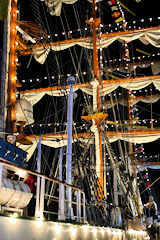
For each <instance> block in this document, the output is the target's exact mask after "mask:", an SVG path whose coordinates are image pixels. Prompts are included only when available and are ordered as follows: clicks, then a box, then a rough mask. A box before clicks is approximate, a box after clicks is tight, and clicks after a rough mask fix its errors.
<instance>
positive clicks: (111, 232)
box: [0, 216, 148, 240]
mask: <svg viewBox="0 0 160 240" xmlns="http://www.w3.org/2000/svg"><path fill="white" fill-rule="evenodd" d="M0 229H1V233H0V239H3V240H13V239H16V240H62V239H63V240H82V239H83V240H90V239H92V240H133V239H134V240H146V239H148V238H147V234H146V232H144V231H136V230H127V231H123V230H119V229H112V228H103V227H93V226H88V225H73V224H68V223H55V222H51V221H40V220H39V221H38V220H37V221H36V220H26V219H20V218H15V217H3V216H0Z"/></svg>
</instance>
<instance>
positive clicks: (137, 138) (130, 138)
mask: <svg viewBox="0 0 160 240" xmlns="http://www.w3.org/2000/svg"><path fill="white" fill-rule="evenodd" d="M62 137H63V134H62ZM159 138H160V133H156V132H155V133H153V132H152V131H151V132H150V133H149V134H145V131H144V133H141V134H139V135H136V134H135V132H134V131H133V133H130V134H128V133H123V132H122V133H120V134H119V133H118V132H113V134H111V135H110V136H108V140H109V141H110V142H111V143H112V142H116V141H117V140H123V141H126V142H131V143H137V144H141V143H149V142H153V141H155V140H157V139H159ZM88 141H90V143H93V142H94V136H92V137H91V136H90V137H89V138H87V137H86V138H82V137H78V142H82V143H88ZM75 142H77V138H76V137H74V138H73V140H72V143H75ZM32 143H33V144H32V145H22V144H19V143H17V147H19V148H21V149H22V150H24V151H26V152H28V155H27V160H29V159H30V158H31V156H32V155H33V153H34V151H35V149H36V147H37V145H38V140H36V139H33V140H32ZM41 143H42V144H43V145H45V146H48V147H53V148H60V147H63V146H67V139H66V138H61V139H59V138H58V139H57V138H56V137H54V135H53V137H52V138H51V137H50V138H44V137H43V138H42V140H41ZM102 144H103V143H102ZM104 144H105V141H104Z"/></svg>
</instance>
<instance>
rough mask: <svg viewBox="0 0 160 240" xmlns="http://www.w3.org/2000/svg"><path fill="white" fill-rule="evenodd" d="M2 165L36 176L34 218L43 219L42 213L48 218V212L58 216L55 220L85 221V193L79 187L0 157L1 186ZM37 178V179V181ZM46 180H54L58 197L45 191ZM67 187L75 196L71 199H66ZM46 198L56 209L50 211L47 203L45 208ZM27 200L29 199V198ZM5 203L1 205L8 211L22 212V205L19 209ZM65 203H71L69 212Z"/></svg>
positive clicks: (0, 177) (0, 178)
mask: <svg viewBox="0 0 160 240" xmlns="http://www.w3.org/2000/svg"><path fill="white" fill-rule="evenodd" d="M3 166H5V167H8V169H10V170H12V171H15V172H17V170H21V171H24V172H25V173H27V174H28V175H30V174H31V175H35V176H36V177H37V191H38V195H37V194H36V206H35V217H36V218H40V219H43V217H44V214H47V215H45V217H46V218H48V214H50V216H52V215H53V216H54V215H56V216H57V217H58V219H57V220H63V221H65V220H67V221H70V220H71V219H74V220H75V221H77V222H78V223H81V222H83V223H85V221H86V220H85V214H86V213H85V194H84V192H83V191H82V190H81V189H80V188H78V187H75V186H72V185H69V184H67V183H64V182H62V181H60V180H58V179H53V178H50V177H47V176H45V175H43V174H41V173H36V172H34V171H31V170H28V169H25V168H23V167H19V166H16V165H15V164H13V163H10V162H6V161H4V160H2V159H0V186H2V184H1V181H2V179H3V178H2V169H3ZM38 179H39V181H38ZM46 180H47V181H50V182H54V183H56V184H57V185H58V186H57V187H58V188H59V192H60V193H61V194H60V195H59V197H57V196H54V195H48V194H47V193H46V192H45V186H46ZM12 183H13V185H14V182H12ZM17 183H19V181H17ZM14 187H15V186H14ZM68 188H70V189H71V194H73V196H74V197H75V198H73V200H72V199H71V201H68V200H67V199H66V196H65V192H66V191H67V189H68ZM15 191H18V190H16V188H15ZM22 191H23V190H22ZM15 193H16V192H15ZM24 194H25V192H24ZM32 195H33V194H32ZM24 196H25V195H24ZM37 196H38V197H37ZM33 198H34V196H33ZM48 198H50V199H49V202H50V207H51V209H53V208H52V207H56V209H53V211H52V210H51V211H50V209H49V206H48V205H47V208H48V209H46V206H45V200H47V199H48ZM29 201H31V198H30V200H29ZM55 202H57V203H58V205H57V204H56V205H55ZM28 203H29V202H28ZM5 204H6V207H5V206H4V205H3V208H7V209H8V210H9V211H18V212H20V211H21V213H22V212H23V207H22V209H19V208H18V207H16V208H15V207H14V208H12V209H11V208H9V207H8V206H7V203H5ZM66 204H71V208H72V213H71V214H70V213H69V212H68V211H67V205H66ZM26 206H27V205H26ZM82 209H83V210H82ZM55 210H56V212H55ZM57 217H56V218H57Z"/></svg>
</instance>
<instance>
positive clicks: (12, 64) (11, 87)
mask: <svg viewBox="0 0 160 240" xmlns="http://www.w3.org/2000/svg"><path fill="white" fill-rule="evenodd" d="M16 26H17V0H12V1H11V25H10V56H9V80H8V93H9V115H10V120H11V124H12V131H13V132H15V127H14V122H15V102H16V79H17V77H16V62H17V56H16V44H17V41H16V37H17V29H16Z"/></svg>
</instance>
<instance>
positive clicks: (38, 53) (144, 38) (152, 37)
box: [33, 29, 160, 64]
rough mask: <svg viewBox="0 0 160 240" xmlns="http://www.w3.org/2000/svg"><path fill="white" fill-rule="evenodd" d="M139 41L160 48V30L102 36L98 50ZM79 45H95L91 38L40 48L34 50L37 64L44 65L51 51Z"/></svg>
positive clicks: (86, 46) (91, 47) (91, 46)
mask: <svg viewBox="0 0 160 240" xmlns="http://www.w3.org/2000/svg"><path fill="white" fill-rule="evenodd" d="M137 39H139V40H140V41H141V42H143V43H144V44H152V45H153V46H154V47H157V48H159V47H160V29H154V30H144V31H140V32H136V31H135V32H134V33H128V34H126V33H125V34H124V35H119V36H113V37H108V36H107V34H104V35H103V34H102V36H101V39H99V38H97V48H98V49H100V48H107V47H108V46H109V45H111V44H112V43H113V42H115V41H116V40H118V41H119V42H124V41H125V42H126V43H129V42H132V41H134V40H137ZM75 45H79V46H81V47H84V48H88V49H93V43H92V38H91V37H86V38H82V39H75V40H74V41H71V42H67V41H66V43H64V42H63V43H60V42H59V44H52V46H48V47H45V48H44V47H38V48H35V49H34V52H33V56H34V58H35V59H36V61H37V62H39V63H40V64H43V63H44V62H45V60H46V58H47V56H48V53H49V52H50V50H53V51H62V50H64V49H67V48H70V47H73V46H75Z"/></svg>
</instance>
